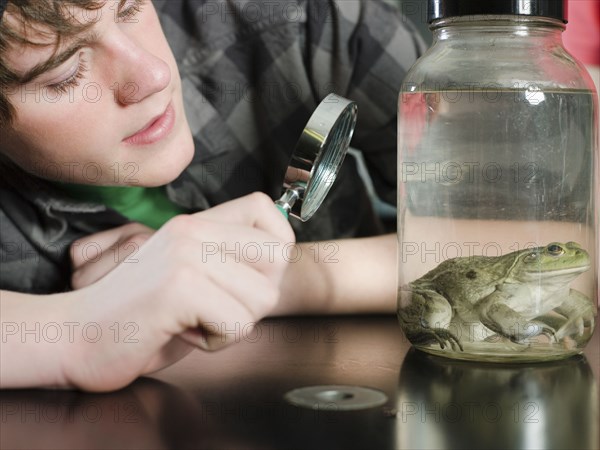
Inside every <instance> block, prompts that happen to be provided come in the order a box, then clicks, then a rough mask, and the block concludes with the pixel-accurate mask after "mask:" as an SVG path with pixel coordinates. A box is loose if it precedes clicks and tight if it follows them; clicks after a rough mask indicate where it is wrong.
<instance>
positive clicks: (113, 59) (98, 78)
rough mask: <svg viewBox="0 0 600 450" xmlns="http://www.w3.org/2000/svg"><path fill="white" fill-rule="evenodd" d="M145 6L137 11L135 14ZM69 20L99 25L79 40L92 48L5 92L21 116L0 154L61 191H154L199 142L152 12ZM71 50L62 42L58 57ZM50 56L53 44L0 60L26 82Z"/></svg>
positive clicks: (111, 1) (108, 8)
mask: <svg viewBox="0 0 600 450" xmlns="http://www.w3.org/2000/svg"><path fill="white" fill-rule="evenodd" d="M140 3H142V5H141V6H142V9H141V11H140V12H138V13H137V14H135V15H133V16H131V15H129V14H134V13H135V8H137V6H139V4H140ZM119 6H122V7H121V8H119ZM73 14H74V15H75V17H77V18H78V19H79V20H80V21H88V22H89V21H90V20H91V21H93V22H94V25H93V26H92V27H91V28H90V29H89V30H87V31H86V32H84V33H82V35H80V36H77V37H76V40H77V39H79V38H82V37H85V36H87V35H88V34H90V33H91V34H93V36H91V40H90V42H88V43H85V44H84V46H83V47H82V48H81V49H79V50H78V51H76V52H75V53H74V54H73V55H72V56H71V57H69V58H68V59H67V60H66V61H64V62H63V63H62V64H60V65H59V66H57V67H56V68H53V69H51V70H49V71H47V72H45V73H42V74H41V75H39V76H38V77H36V78H35V79H33V80H31V81H30V82H28V83H27V84H24V85H21V86H19V87H16V88H15V89H12V90H11V91H10V92H9V93H8V95H7V97H8V99H9V101H10V102H11V104H12V105H13V106H14V108H15V110H16V115H15V119H14V121H13V123H12V125H11V126H10V128H9V129H3V130H1V133H2V144H1V146H0V148H1V151H2V153H4V154H5V155H6V156H8V157H9V158H10V159H11V160H13V161H14V162H15V163H17V164H18V165H19V166H21V167H22V168H23V169H25V170H27V171H29V172H31V173H33V174H35V175H37V176H40V177H42V178H46V179H51V180H57V181H63V182H74V183H84V184H105V185H142V186H157V185H163V184H166V183H168V182H170V181H172V180H173V179H175V178H176V177H177V176H178V175H179V174H180V173H181V172H182V171H183V169H184V168H185V167H186V166H187V165H188V164H189V162H190V161H191V158H192V155H193V141H192V136H191V132H190V129H189V126H188V123H187V120H186V118H185V115H184V110H183V99H182V93H181V80H180V77H179V72H178V70H177V65H176V63H175V59H174V57H173V54H172V52H171V50H170V48H169V46H168V44H167V41H166V39H165V36H164V34H163V32H162V29H161V26H160V23H159V21H158V17H157V15H156V11H155V9H154V7H153V5H152V3H151V2H150V0H146V1H142V2H140V0H126V1H121V2H119V1H117V0H108V1H107V2H106V4H105V5H104V6H103V8H102V9H100V10H98V11H87V10H74V11H73ZM119 15H121V17H118V16H119ZM3 20H14V18H13V17H10V16H9V15H5V17H4V19H3ZM30 37H32V36H30ZM43 39H44V38H43V37H41V36H40V37H39V39H38V37H37V36H36V38H35V40H36V41H37V40H42V41H43ZM46 39H47V38H46ZM32 40H33V39H32ZM72 44H73V41H72V40H69V41H65V42H61V47H60V49H59V51H58V53H62V51H63V50H65V49H67V48H68V47H70V46H71V45H72ZM53 50H54V46H53V45H50V46H47V47H32V46H20V47H14V48H11V49H10V50H9V51H8V52H7V54H6V55H4V57H3V58H4V59H5V61H6V63H7V64H8V65H9V67H11V68H12V69H13V70H15V71H16V72H17V73H19V74H25V73H27V72H29V71H30V70H31V69H33V68H34V67H36V66H37V65H38V64H40V63H44V62H46V61H47V60H48V59H49V58H50V57H51V56H52V54H53ZM148 127H149V128H148Z"/></svg>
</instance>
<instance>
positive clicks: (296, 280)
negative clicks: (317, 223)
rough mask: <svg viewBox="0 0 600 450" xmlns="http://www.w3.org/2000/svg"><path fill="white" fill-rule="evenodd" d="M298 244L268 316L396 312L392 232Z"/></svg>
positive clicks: (394, 239)
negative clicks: (273, 307)
mask: <svg viewBox="0 0 600 450" xmlns="http://www.w3.org/2000/svg"><path fill="white" fill-rule="evenodd" d="M298 247H299V251H298V252H296V253H297V254H296V255H290V260H291V261H290V264H289V268H288V271H287V272H286V276H285V278H284V282H283V285H282V290H281V301H280V304H279V306H278V307H277V309H276V310H275V311H274V312H273V314H272V315H290V314H347V313H393V312H394V311H395V308H396V290H397V287H396V283H397V281H396V280H397V274H396V259H397V254H396V248H397V240H396V235H395V234H389V235H385V236H377V237H370V238H361V239H348V240H339V241H329V242H320V243H303V244H299V246H298ZM296 260H297V261H296Z"/></svg>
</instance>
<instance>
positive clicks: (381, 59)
mask: <svg viewBox="0 0 600 450" xmlns="http://www.w3.org/2000/svg"><path fill="white" fill-rule="evenodd" d="M307 7H308V22H307V36H306V37H307V50H308V51H309V53H310V57H309V61H308V65H309V70H310V73H311V77H312V83H313V85H314V86H316V88H317V89H319V90H321V91H323V92H325V91H335V92H338V93H340V94H341V95H344V96H346V97H348V98H351V99H352V100H355V101H356V102H357V103H358V107H359V114H358V124H357V128H356V131H355V134H354V138H353V141H352V146H353V147H355V148H358V149H360V150H361V151H362V152H363V154H364V156H365V160H366V163H367V168H368V169H369V172H370V175H371V177H372V179H373V183H374V186H375V189H376V190H377V192H378V194H379V196H380V197H381V198H382V199H383V200H385V201H386V202H388V203H391V204H395V203H396V179H397V178H396V165H397V163H396V146H397V133H396V127H397V124H396V121H397V107H398V103H397V102H398V93H399V90H400V86H401V84H402V80H403V78H404V76H405V75H406V72H407V71H408V69H409V68H410V67H411V65H412V64H413V63H414V62H415V61H416V59H417V58H418V57H419V56H420V55H421V54H422V53H423V52H424V51H425V48H426V46H425V43H424V42H423V40H422V39H421V37H420V35H419V33H418V31H417V30H416V28H415V27H414V26H413V25H412V24H411V23H410V21H409V20H408V19H407V18H406V17H404V16H403V15H402V14H400V12H399V11H398V10H397V9H396V8H394V7H393V6H390V5H389V4H386V3H385V2H383V1H380V0H361V1H358V0H356V1H354V0H350V1H346V0H339V1H333V0H311V1H309V2H308V3H307Z"/></svg>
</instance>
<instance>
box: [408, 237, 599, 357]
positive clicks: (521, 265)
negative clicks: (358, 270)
mask: <svg viewBox="0 0 600 450" xmlns="http://www.w3.org/2000/svg"><path fill="white" fill-rule="evenodd" d="M590 266H591V259H590V256H589V254H588V252H586V251H585V250H584V249H583V248H582V247H581V246H580V245H579V244H578V243H576V242H567V243H561V242H551V243H549V244H548V245H546V246H541V247H535V248H527V249H523V250H518V251H514V252H511V253H507V254H504V255H500V256H466V257H456V258H449V259H447V260H445V261H443V262H442V263H441V264H439V265H438V266H437V267H435V268H434V269H433V270H431V271H429V272H427V273H426V274H425V275H423V276H422V277H421V278H419V279H417V280H415V281H412V282H410V283H408V284H407V285H404V286H402V287H401V288H400V292H399V296H398V310H397V314H398V319H399V321H400V325H401V327H402V329H403V331H404V332H405V334H406V337H407V338H408V339H409V340H410V341H411V342H412V343H413V344H416V345H429V344H432V345H434V346H435V345H436V343H437V344H439V346H440V348H441V349H442V350H443V349H445V348H446V346H449V347H450V348H451V349H452V350H453V351H457V352H458V351H464V346H463V337H465V339H467V340H468V342H473V341H482V340H486V341H491V340H493V339H502V338H506V339H507V340H508V341H506V339H505V342H509V343H510V342H512V343H515V344H518V345H528V342H531V341H530V339H531V338H534V337H536V336H538V335H544V336H546V339H547V341H548V342H550V343H555V342H559V341H561V340H563V339H565V337H566V336H568V335H571V334H573V335H575V336H582V335H583V334H584V327H585V326H586V325H587V326H590V329H593V327H594V320H595V316H596V308H595V307H594V304H593V302H592V300H591V299H590V298H589V297H587V296H586V295H584V294H582V293H580V292H578V291H577V290H575V289H571V288H570V286H569V284H570V283H571V282H572V281H573V280H574V279H575V278H577V277H578V276H579V275H581V274H582V273H584V272H585V271H587V270H589V268H590Z"/></svg>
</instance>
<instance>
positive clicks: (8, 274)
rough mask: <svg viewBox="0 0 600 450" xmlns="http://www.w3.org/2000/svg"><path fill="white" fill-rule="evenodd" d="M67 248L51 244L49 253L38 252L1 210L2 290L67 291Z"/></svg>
mask: <svg viewBox="0 0 600 450" xmlns="http://www.w3.org/2000/svg"><path fill="white" fill-rule="evenodd" d="M23 207H24V208H26V206H25V205H23ZM31 226H32V227H33V226H35V225H34V223H31ZM65 246H66V244H65ZM65 246H63V248H62V249H61V248H60V246H59V245H58V244H56V243H54V244H53V245H51V243H48V245H47V246H46V249H45V250H46V251H45V252H44V249H40V248H36V246H35V245H34V244H33V243H32V242H31V241H30V240H29V239H27V238H26V237H25V234H24V233H23V232H22V231H21V230H20V229H19V228H18V227H17V226H16V225H15V223H14V222H13V221H12V220H11V219H10V218H9V217H8V216H7V214H6V213H5V211H4V209H2V208H0V289H2V290H8V291H15V292H26V293H31V294H49V293H55V292H62V291H64V290H67V289H68V288H69V280H70V269H69V262H68V259H67V258H66V257H67V251H66V250H67V249H66V248H65Z"/></svg>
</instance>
